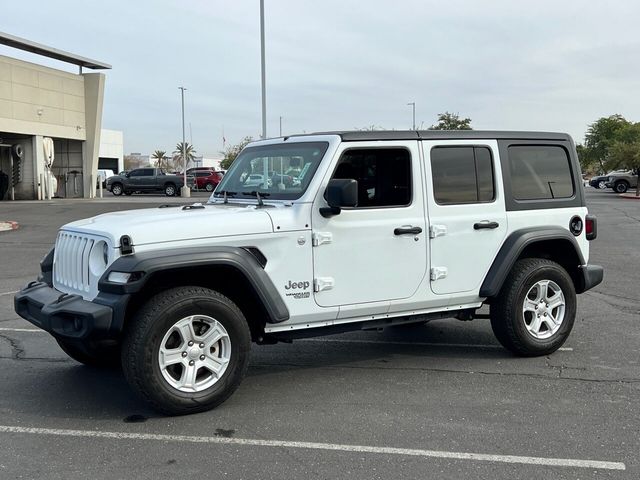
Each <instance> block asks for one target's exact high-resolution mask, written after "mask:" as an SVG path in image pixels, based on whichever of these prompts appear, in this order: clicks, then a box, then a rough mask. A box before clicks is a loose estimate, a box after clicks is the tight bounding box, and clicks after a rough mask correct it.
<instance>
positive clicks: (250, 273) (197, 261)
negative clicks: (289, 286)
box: [98, 247, 289, 323]
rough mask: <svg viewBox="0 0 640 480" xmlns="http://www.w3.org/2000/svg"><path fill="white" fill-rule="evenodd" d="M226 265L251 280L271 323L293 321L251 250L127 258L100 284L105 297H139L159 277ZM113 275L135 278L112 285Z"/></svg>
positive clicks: (163, 252)
mask: <svg viewBox="0 0 640 480" xmlns="http://www.w3.org/2000/svg"><path fill="white" fill-rule="evenodd" d="M216 265H225V266H229V267H232V268H235V269H237V270H238V271H239V272H240V273H241V274H242V275H244V277H245V278H246V279H247V281H248V282H249V284H250V285H251V287H252V288H253V289H254V291H255V293H256V294H257V296H258V298H259V299H260V301H261V302H262V304H263V305H264V307H265V310H266V312H267V315H268V318H267V319H266V321H267V322H268V323H280V322H284V321H285V320H288V319H289V310H288V309H287V306H286V305H285V303H284V301H283V300H282V297H281V296H280V294H279V293H278V290H277V289H276V287H275V286H274V284H273V282H272V281H271V279H270V278H269V275H268V274H267V273H266V272H265V271H264V268H263V265H262V264H261V263H260V259H259V258H258V257H257V256H256V255H255V254H254V253H252V252H251V249H250V248H246V249H245V248H241V247H188V248H175V249H169V250H155V251H150V252H142V253H135V254H132V255H125V256H122V257H120V258H118V259H117V260H116V261H115V262H113V263H112V264H111V265H110V266H109V268H107V270H106V271H105V272H104V274H103V275H102V277H101V278H100V281H99V282H98V290H99V291H100V293H101V294H103V293H104V294H116V295H129V296H131V295H135V293H136V292H139V291H140V290H142V288H143V287H144V286H145V284H146V283H147V282H148V281H149V280H150V279H151V278H152V277H153V275H154V274H155V273H158V272H162V271H167V270H177V269H185V268H193V267H202V266H212V267H213V266H216ZM111 272H125V273H132V274H134V276H133V278H132V280H130V281H129V282H128V283H125V284H119V283H114V282H110V281H109V280H108V279H109V274H110V273H111Z"/></svg>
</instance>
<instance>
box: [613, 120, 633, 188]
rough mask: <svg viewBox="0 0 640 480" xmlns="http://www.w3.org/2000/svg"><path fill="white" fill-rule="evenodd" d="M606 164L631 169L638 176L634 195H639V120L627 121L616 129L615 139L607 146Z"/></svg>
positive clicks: (616, 167) (614, 167)
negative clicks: (626, 123)
mask: <svg viewBox="0 0 640 480" xmlns="http://www.w3.org/2000/svg"><path fill="white" fill-rule="evenodd" d="M607 166H608V167H609V168H611V169H624V170H632V171H633V172H634V173H635V174H636V175H637V176H638V178H637V180H638V183H637V185H636V197H638V196H640V122H639V123H629V124H628V125H626V126H624V127H623V128H621V129H619V130H618V131H617V134H616V140H615V141H614V142H613V143H612V144H611V145H610V147H609V151H608V156H607Z"/></svg>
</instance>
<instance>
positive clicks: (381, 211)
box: [15, 131, 603, 414]
mask: <svg viewBox="0 0 640 480" xmlns="http://www.w3.org/2000/svg"><path fill="white" fill-rule="evenodd" d="M256 178H258V179H259V181H257V183H256V181H255V179H256ZM595 237H596V220H595V218H594V217H592V216H590V215H588V214H587V208H586V206H585V197H584V191H583V186H582V181H581V174H580V167H579V164H578V161H577V157H576V152H575V147H574V144H573V141H572V140H571V138H570V137H569V136H568V135H566V134H561V133H529V132H482V131H456V132H453V131H452V132H448V131H404V132H403V131H386V132H330V133H319V134H313V135H300V136H291V137H284V138H277V139H271V140H264V141H259V142H254V143H252V144H250V145H248V146H247V147H246V148H245V149H244V150H243V151H242V153H241V154H240V155H239V156H238V158H237V159H236V161H235V162H234V164H233V166H232V167H231V169H230V170H229V172H228V173H227V174H226V175H225V177H224V179H223V180H222V182H221V183H220V185H219V186H218V188H217V189H216V191H215V192H214V193H213V194H212V196H211V198H210V200H209V202H208V203H207V204H206V205H201V204H193V205H186V206H180V205H163V206H161V207H159V208H155V209H145V210H131V211H126V212H117V213H109V214H105V215H100V216H97V217H94V218H90V219H87V220H81V221H77V222H73V223H70V224H68V225H65V226H64V227H63V228H62V229H61V230H60V232H59V235H58V238H57V241H56V245H55V248H54V249H53V250H52V251H51V252H50V253H49V254H48V255H47V256H46V257H45V258H44V259H43V261H42V264H41V268H42V274H41V276H40V278H39V281H37V282H32V283H30V284H29V285H27V286H26V287H25V288H24V289H23V290H22V291H21V292H19V293H18V294H17V295H16V297H15V308H16V311H17V313H18V314H19V315H20V316H22V317H23V318H25V319H27V320H28V321H30V322H31V323H33V324H35V325H37V326H38V327H40V328H42V329H44V330H46V331H47V332H49V333H51V334H52V335H53V336H54V337H55V339H56V340H57V341H58V343H59V344H60V346H61V347H62V349H63V350H64V351H65V352H67V353H68V354H69V355H70V356H71V357H73V358H75V359H76V360H79V361H80V362H83V363H86V364H92V365H104V364H109V363H113V362H116V363H118V364H120V363H121V365H122V368H123V370H124V373H125V376H126V378H127V380H128V381H129V383H130V384H131V386H132V387H133V388H134V389H135V390H136V391H137V392H138V393H139V394H141V395H142V397H143V398H145V399H146V400H147V401H149V402H150V403H151V404H152V405H153V406H154V407H155V408H156V409H158V410H160V411H161V412H164V413H168V414H184V413H190V412H198V411H203V410H206V409H210V408H213V407H214V406H216V405H218V404H220V403H221V402H223V401H224V400H225V399H226V398H228V397H229V395H231V393H233V391H234V390H235V389H236V388H237V387H238V385H239V384H240V381H241V379H242V377H243V375H244V374H245V372H246V369H247V364H248V359H249V348H250V345H251V342H252V341H253V342H257V343H271V342H277V341H290V340H291V339H294V338H299V337H304V336H315V335H325V334H330V333H338V332H344V331H346V330H352V329H372V328H375V329H378V328H381V327H386V326H390V325H396V324H402V323H412V322H424V321H428V320H430V319H435V318H442V317H457V318H459V319H464V320H470V319H472V318H474V316H476V311H477V310H478V309H479V308H480V307H481V306H482V305H483V304H489V305H490V312H491V313H490V315H489V316H490V318H491V326H492V327H493V331H494V332H495V335H496V337H497V338H498V340H499V341H500V343H501V344H502V345H504V346H505V347H506V348H507V349H509V350H511V351H512V352H514V353H515V354H518V355H525V356H533V355H548V354H550V353H552V352H554V351H555V350H557V349H558V348H559V347H560V346H561V345H562V344H563V343H564V342H565V340H566V339H567V337H568V335H569V332H570V331H571V328H572V326H573V323H574V318H575V315H576V293H581V292H584V291H586V290H587V289H589V288H591V287H593V286H595V285H597V284H598V283H600V282H601V281H602V278H603V270H602V268H601V267H599V266H596V265H588V264H587V261H588V257H589V240H592V239H594V238H595Z"/></svg>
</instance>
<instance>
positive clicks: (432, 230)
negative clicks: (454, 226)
mask: <svg viewBox="0 0 640 480" xmlns="http://www.w3.org/2000/svg"><path fill="white" fill-rule="evenodd" d="M446 234H447V226H446V225H431V226H430V227H429V238H436V237H442V236H444V235H446Z"/></svg>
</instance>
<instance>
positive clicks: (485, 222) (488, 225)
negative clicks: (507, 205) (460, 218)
mask: <svg viewBox="0 0 640 480" xmlns="http://www.w3.org/2000/svg"><path fill="white" fill-rule="evenodd" d="M499 226H500V224H499V223H498V222H490V221H488V220H483V221H482V222H478V223H474V224H473V229H474V230H481V229H484V228H489V229H494V228H498V227H499Z"/></svg>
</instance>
